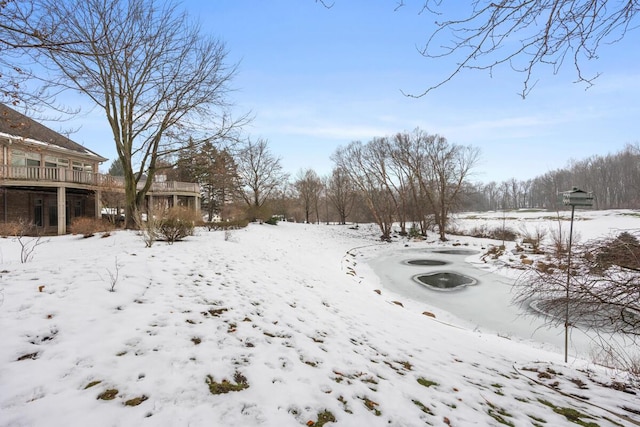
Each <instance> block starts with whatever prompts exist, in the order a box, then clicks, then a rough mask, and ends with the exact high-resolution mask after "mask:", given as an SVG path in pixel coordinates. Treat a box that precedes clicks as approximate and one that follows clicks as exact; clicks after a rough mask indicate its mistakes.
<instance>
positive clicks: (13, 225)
mask: <svg viewBox="0 0 640 427" xmlns="http://www.w3.org/2000/svg"><path fill="white" fill-rule="evenodd" d="M23 231H24V224H21V223H19V222H3V223H0V236H1V237H14V236H20V235H23V234H24V233H23Z"/></svg>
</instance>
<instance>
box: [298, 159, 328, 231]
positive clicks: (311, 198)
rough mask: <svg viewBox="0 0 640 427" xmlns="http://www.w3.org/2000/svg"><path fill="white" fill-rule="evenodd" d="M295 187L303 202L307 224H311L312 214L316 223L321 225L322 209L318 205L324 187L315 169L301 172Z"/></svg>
mask: <svg viewBox="0 0 640 427" xmlns="http://www.w3.org/2000/svg"><path fill="white" fill-rule="evenodd" d="M293 185H294V187H295V188H296V190H297V191H298V197H299V198H300V201H301V202H302V208H303V210H304V219H305V221H306V222H307V223H309V222H311V221H310V218H311V214H312V213H314V214H315V216H316V218H315V220H316V223H319V222H320V218H319V217H320V209H319V206H318V204H319V201H320V195H321V193H322V191H323V189H324V186H323V184H322V180H321V179H320V177H319V176H318V174H317V173H316V172H315V171H314V170H313V169H307V170H304V171H303V170H300V171H299V172H298V174H297V176H296V180H295V182H294V184H293Z"/></svg>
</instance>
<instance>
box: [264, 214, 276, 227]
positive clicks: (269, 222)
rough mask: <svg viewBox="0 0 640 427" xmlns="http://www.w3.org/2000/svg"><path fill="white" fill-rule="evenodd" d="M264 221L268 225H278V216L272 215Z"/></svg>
mask: <svg viewBox="0 0 640 427" xmlns="http://www.w3.org/2000/svg"><path fill="white" fill-rule="evenodd" d="M264 223H265V224H269V225H278V217H276V216H272V217H271V218H269V219H268V220H266V221H265V222H264Z"/></svg>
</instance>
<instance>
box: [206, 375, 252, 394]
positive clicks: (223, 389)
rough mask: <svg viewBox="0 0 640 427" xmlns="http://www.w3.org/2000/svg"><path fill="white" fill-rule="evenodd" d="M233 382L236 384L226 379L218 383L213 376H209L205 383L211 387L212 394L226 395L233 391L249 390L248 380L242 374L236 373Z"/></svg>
mask: <svg viewBox="0 0 640 427" xmlns="http://www.w3.org/2000/svg"><path fill="white" fill-rule="evenodd" d="M233 380H234V381H235V383H232V382H231V381H229V380H226V379H224V380H222V382H216V381H214V379H213V377H212V376H211V375H207V379H206V380H205V382H206V383H207V385H208V386H209V392H211V394H225V393H230V392H232V391H242V390H244V389H246V388H249V383H248V382H247V378H246V377H245V376H244V375H242V374H241V373H240V372H236V373H235V374H234V375H233Z"/></svg>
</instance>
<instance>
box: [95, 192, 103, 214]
mask: <svg viewBox="0 0 640 427" xmlns="http://www.w3.org/2000/svg"><path fill="white" fill-rule="evenodd" d="M93 197H94V198H95V200H94V203H95V205H96V207H95V217H96V218H97V219H100V218H102V209H101V203H100V200H102V190H96V191H95V193H94V194H93Z"/></svg>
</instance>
